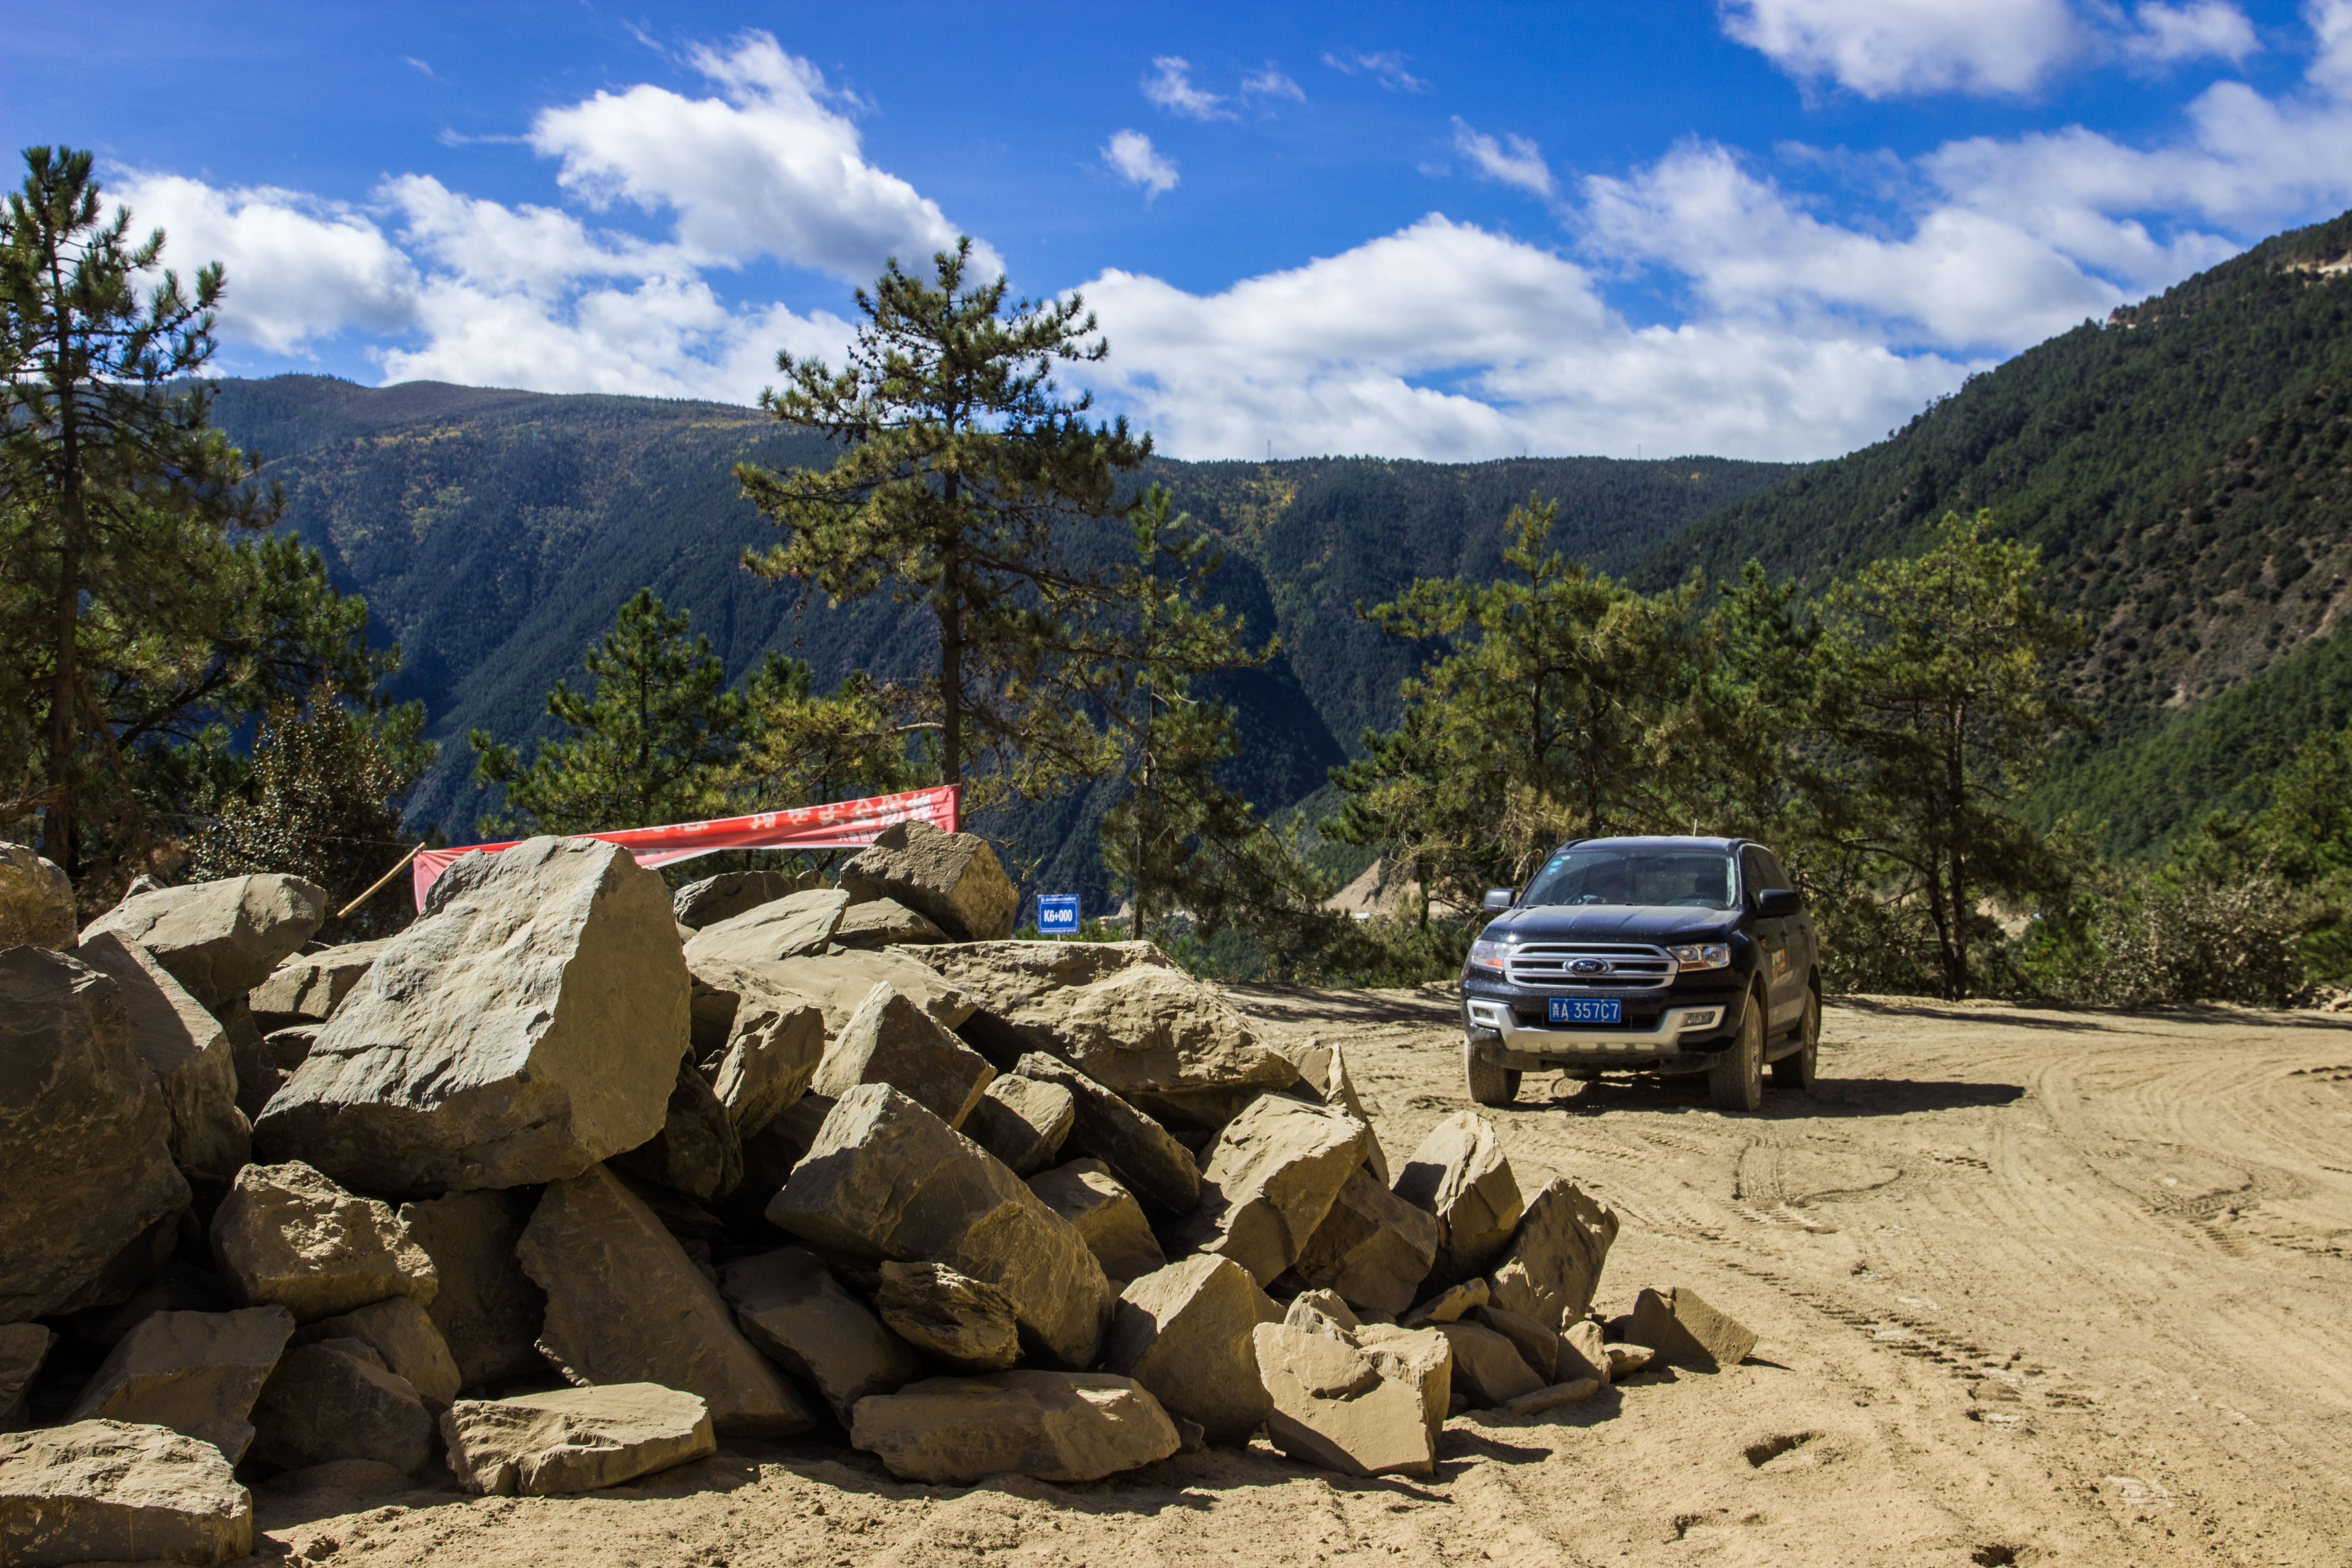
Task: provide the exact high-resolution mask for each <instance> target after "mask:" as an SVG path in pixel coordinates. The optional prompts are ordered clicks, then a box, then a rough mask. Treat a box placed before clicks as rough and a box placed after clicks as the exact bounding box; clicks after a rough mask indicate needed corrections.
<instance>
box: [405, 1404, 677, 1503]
mask: <svg viewBox="0 0 2352 1568" xmlns="http://www.w3.org/2000/svg"><path fill="white" fill-rule="evenodd" d="M441 1433H442V1436H444V1437H445V1438H446V1440H447V1442H448V1445H449V1470H450V1473H451V1474H452V1475H454V1476H456V1477H457V1484H458V1485H459V1486H460V1487H463V1488H464V1489H466V1490H467V1491H469V1492H482V1493H487V1494H489V1495H491V1496H495V1497H511V1496H514V1495H516V1494H517V1493H520V1494H521V1495H522V1496H524V1497H560V1496H562V1495H564V1494H566V1493H569V1492H587V1491H594V1490H596V1489H598V1488H600V1487H616V1486H619V1485H620V1484H621V1483H622V1482H624V1481H629V1480H635V1479H636V1478H637V1477H639V1476H647V1475H651V1474H653V1473H654V1472H655V1471H656V1470H667V1469H669V1468H672V1467H673V1466H677V1465H683V1464H687V1463H688V1462H690V1461H692V1460H695V1459H705V1458H709V1457H710V1456H711V1455H712V1454H714V1453H716V1452H718V1450H719V1439H718V1436H717V1435H716V1434H715V1433H713V1432H712V1430H711V1426H710V1413H709V1409H708V1408H707V1407H706V1406H705V1405H703V1403H702V1401H701V1400H700V1399H699V1398H698V1397H697V1396H696V1395H694V1394H686V1393H682V1392H680V1391H679V1390H677V1389H675V1388H664V1387H662V1386H661V1385H660V1384H652V1383H616V1384H605V1385H604V1386H603V1387H601V1388H564V1389H558V1390H556V1391H555V1392H553V1393H551V1394H518V1395H516V1396H515V1397H513V1398H511V1399H468V1400H464V1401H461V1402H460V1403H458V1404H457V1405H452V1406H451V1407H450V1408H449V1409H448V1410H447V1411H446V1413H445V1414H444V1415H442V1417H441Z"/></svg>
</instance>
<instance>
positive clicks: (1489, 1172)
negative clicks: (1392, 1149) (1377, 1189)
mask: <svg viewBox="0 0 2352 1568" xmlns="http://www.w3.org/2000/svg"><path fill="white" fill-rule="evenodd" d="M1396 1194H1397V1196H1399V1197H1401V1198H1402V1199H1404V1201H1405V1202H1407V1203H1409V1204H1411V1205H1413V1206H1414V1207H1415V1208H1419V1209H1422V1210H1424V1211H1426V1212H1427V1213H1429V1214H1432V1215H1436V1216H1437V1224H1438V1227H1439V1229H1440V1231H1441V1232H1442V1233H1443V1234H1442V1235H1441V1236H1440V1237H1439V1239H1438V1244H1437V1259H1436V1262H1435V1263H1434V1264H1433V1266H1432V1267H1431V1269H1430V1276H1429V1280H1430V1283H1431V1284H1432V1285H1451V1284H1454V1282H1455V1281H1457V1280H1462V1279H1469V1278H1470V1277H1471V1276H1472V1275H1474V1274H1484V1273H1485V1272H1486V1270H1487V1269H1489V1268H1493V1267H1494V1266H1495V1263H1496V1260H1497V1259H1499V1258H1501V1257H1502V1253H1503V1248H1504V1247H1506V1246H1507V1245H1508V1244H1509V1242H1510V1239H1511V1232H1512V1231H1513V1230H1514V1229H1516V1228H1517V1226H1518V1223H1519V1215H1521V1214H1523V1213H1524V1212H1526V1209H1527V1202H1526V1200H1525V1199H1524V1198H1522V1197H1521V1196H1520V1195H1519V1184H1518V1182H1517V1180H1516V1179H1515V1178H1514V1177H1513V1176H1512V1174H1511V1163H1510V1161H1508V1160H1507V1159H1505V1158H1504V1157H1503V1151H1502V1149H1501V1148H1500V1146H1499V1145H1498V1144H1497V1143H1496V1138H1495V1124H1494V1123H1493V1122H1491V1121H1487V1120H1486V1118H1485V1117H1483V1116H1481V1115H1479V1114H1478V1113H1477V1112H1476V1111H1475V1110H1465V1111H1461V1112H1458V1113H1457V1114H1455V1115H1453V1116H1449V1117H1447V1118H1446V1119H1445V1120H1444V1121H1441V1122H1439V1123H1438V1124H1437V1125H1436V1126H1435V1127H1434V1128H1433V1129H1431V1130H1430V1134H1429V1136H1428V1137H1426V1138H1424V1139H1423V1140H1422V1141H1421V1147H1420V1148H1418V1149H1415V1150H1414V1151H1413V1152H1412V1159H1410V1160H1407V1161H1406V1162H1405V1163H1404V1169H1403V1170H1402V1171H1400V1172H1398V1173H1397V1179H1396Z"/></svg>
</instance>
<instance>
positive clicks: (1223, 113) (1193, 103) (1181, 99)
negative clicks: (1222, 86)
mask: <svg viewBox="0 0 2352 1568" xmlns="http://www.w3.org/2000/svg"><path fill="white" fill-rule="evenodd" d="M1143 96H1144V98H1145V99H1146V100H1149V101H1150V102H1152V103H1155V104H1157V105H1159V106H1160V108H1162V109H1164V110H1168V112H1169V113H1171V114H1181V115H1183V116H1184V117H1186V118H1187V119H1190V120H1231V119H1232V118H1233V117H1234V111H1233V110H1232V108H1231V107H1229V106H1228V105H1227V104H1226V102H1225V100H1224V99H1223V98H1222V97H1220V96H1219V95H1218V94H1216V93H1213V92H1210V91H1207V90H1205V89H1202V88H1197V87H1194V86H1193V85H1192V63H1191V62H1190V61H1188V60H1186V59H1185V58H1183V57H1182V56H1181V55H1161V56H1160V58H1158V59H1155V60H1153V61H1152V62H1151V70H1150V74H1149V75H1147V76H1145V77H1144V79H1143Z"/></svg>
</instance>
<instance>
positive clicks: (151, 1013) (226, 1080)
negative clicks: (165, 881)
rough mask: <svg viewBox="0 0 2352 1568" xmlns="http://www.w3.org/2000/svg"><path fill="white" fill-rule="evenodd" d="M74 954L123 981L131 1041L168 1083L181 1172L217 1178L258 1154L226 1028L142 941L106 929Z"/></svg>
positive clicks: (160, 1081) (166, 1101)
mask: <svg viewBox="0 0 2352 1568" xmlns="http://www.w3.org/2000/svg"><path fill="white" fill-rule="evenodd" d="M74 956H75V957H76V958H79V959H80V960H81V961H82V962H83V963H87V964H89V966H90V967H91V968H93V969H97V970H100V971H102V972H104V973H106V974H107V975H108V976H109V977H110V978H111V979H112V980H113V982H114V983H115V984H117V985H119V986H121V988H122V1005H123V1010H124V1012H125V1014H126V1015H127V1016H128V1017H129V1019H130V1023H131V1049H132V1050H134V1051H137V1052H138V1053H139V1059H140V1060H142V1061H143V1062H145V1063H146V1064H147V1070H148V1071H149V1072H151V1073H153V1074H154V1075H155V1083H156V1087H157V1088H159V1089H162V1090H163V1105H164V1108H165V1109H166V1110H169V1111H170V1112H171V1116H172V1132H171V1140H170V1142H171V1149H172V1160H173V1163H174V1164H176V1165H178V1166H179V1167H180V1173H181V1174H182V1175H184V1176H194V1177H196V1178H199V1179H201V1180H204V1181H212V1182H226V1181H228V1180H229V1179H231V1178H232V1177H234V1176H235V1175H236V1173H237V1172H238V1171H239V1170H241V1169H242V1168H244V1166H245V1165H246V1163H247V1162H248V1161H250V1160H251V1159H252V1158H253V1124H252V1123H251V1122H249V1121H247V1120H246V1118H245V1112H244V1111H242V1110H238V1109H237V1108H236V1062H235V1060H234V1059H233V1058H232V1057H231V1055H230V1052H229V1044H228V1034H227V1031H226V1030H224V1029H223V1028H222V1027H221V1026H220V1025H219V1023H218V1022H217V1021H216V1020H215V1018H214V1017H213V1016H212V1015H211V1014H210V1013H207V1012H205V1008H204V1005H203V1004H202V1003H200V1002H198V1001H197V1000H196V999H195V997H194V996H192V995H190V994H189V993H188V989H187V987H186V986H184V985H182V984H180V983H179V982H178V981H176V980H174V979H173V978H172V975H171V973H170V972H169V971H168V970H166V969H165V968H164V967H163V965H162V964H161V963H157V962H156V961H155V957H154V955H153V954H152V953H150V952H148V951H147V950H146V949H145V948H142V947H141V946H139V945H138V944H137V943H136V942H125V941H123V940H122V938H121V937H120V936H118V935H116V934H115V933H114V932H112V931H100V932H98V933H97V934H96V935H94V936H92V937H91V938H90V939H89V941H88V942H83V943H82V944H81V946H80V948H79V950H78V951H77V952H75V954H74Z"/></svg>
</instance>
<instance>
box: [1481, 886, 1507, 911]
mask: <svg viewBox="0 0 2352 1568" xmlns="http://www.w3.org/2000/svg"><path fill="white" fill-rule="evenodd" d="M1511 897H1512V893H1511V889H1508V888H1489V889H1486V902H1485V903H1484V904H1482V905H1481V906H1480V907H1481V908H1482V909H1485V910H1489V911H1492V910H1507V909H1509V908H1510V907H1511Z"/></svg>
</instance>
